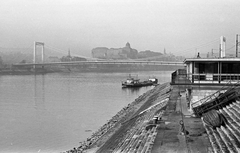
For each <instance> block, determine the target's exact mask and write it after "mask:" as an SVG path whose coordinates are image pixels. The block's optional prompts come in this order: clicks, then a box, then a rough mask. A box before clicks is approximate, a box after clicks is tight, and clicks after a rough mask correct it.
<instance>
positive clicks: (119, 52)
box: [92, 42, 138, 59]
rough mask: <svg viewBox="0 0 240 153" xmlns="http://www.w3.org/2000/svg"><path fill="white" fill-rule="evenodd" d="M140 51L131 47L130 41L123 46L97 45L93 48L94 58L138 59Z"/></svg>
mask: <svg viewBox="0 0 240 153" xmlns="http://www.w3.org/2000/svg"><path fill="white" fill-rule="evenodd" d="M137 55H138V51H137V50H136V49H133V48H131V46H130V43H129V42H127V43H126V46H125V47H123V48H110V49H109V48H107V47H97V48H94V49H92V57H93V58H101V59H128V58H130V59H136V58H137Z"/></svg>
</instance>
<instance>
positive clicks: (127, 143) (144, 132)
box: [113, 99, 168, 153]
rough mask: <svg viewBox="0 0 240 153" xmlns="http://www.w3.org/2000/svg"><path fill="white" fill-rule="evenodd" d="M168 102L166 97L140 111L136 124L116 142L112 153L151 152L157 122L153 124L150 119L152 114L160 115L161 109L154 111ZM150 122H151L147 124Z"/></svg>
mask: <svg viewBox="0 0 240 153" xmlns="http://www.w3.org/2000/svg"><path fill="white" fill-rule="evenodd" d="M167 102H168V99H165V100H162V102H161V103H159V105H156V106H154V107H152V108H151V109H149V111H147V112H148V113H145V112H144V113H142V115H141V116H139V117H138V119H137V121H136V124H135V126H134V127H133V128H131V129H129V131H127V133H126V134H125V137H124V139H123V140H122V141H121V142H119V143H118V145H117V146H116V147H115V149H114V150H113V153H148V152H151V149H152V146H153V142H154V140H155V138H156V135H157V128H158V126H159V125H158V124H153V123H151V122H152V119H153V117H154V116H158V117H161V116H162V114H163V111H160V112H159V113H157V114H156V112H157V111H158V110H159V109H161V108H163V107H164V106H165V105H166V104H167ZM149 123H151V124H149Z"/></svg>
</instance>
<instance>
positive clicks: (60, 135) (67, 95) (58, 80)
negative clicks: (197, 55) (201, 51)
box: [0, 71, 172, 153]
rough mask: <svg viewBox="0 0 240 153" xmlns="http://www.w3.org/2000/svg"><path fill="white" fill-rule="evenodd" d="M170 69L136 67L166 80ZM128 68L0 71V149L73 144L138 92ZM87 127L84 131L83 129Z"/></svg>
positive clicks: (142, 74) (145, 74)
mask: <svg viewBox="0 0 240 153" xmlns="http://www.w3.org/2000/svg"><path fill="white" fill-rule="evenodd" d="M171 73H172V72H170V71H159V72H156V71H154V72H139V73H137V74H138V78H140V79H147V78H148V77H149V76H153V75H154V76H155V77H157V78H158V79H159V82H160V83H164V82H169V81H170V76H171ZM127 75H128V73H65V74H64V73H63V74H57V73H55V74H46V75H36V76H34V75H26V76H0V138H1V139H0V152H20V153H21V152H61V151H66V150H69V149H72V148H73V147H77V146H78V144H79V142H80V141H83V140H86V138H87V137H89V136H90V135H91V134H92V132H94V131H96V130H97V129H99V127H100V126H102V125H103V124H105V123H106V122H107V120H109V119H110V118H111V117H112V116H114V115H115V114H116V113H117V112H118V111H120V110H121V109H122V108H123V107H124V106H126V105H128V104H129V103H131V102H132V101H134V99H136V98H137V97H138V96H140V95H141V94H143V93H144V92H146V91H147V90H150V89H152V88H153V87H143V88H140V89H138V90H132V89H122V88H121V81H123V80H125V79H126V77H127ZM89 131H90V132H89Z"/></svg>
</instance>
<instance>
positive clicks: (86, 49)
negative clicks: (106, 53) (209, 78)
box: [0, 0, 240, 56]
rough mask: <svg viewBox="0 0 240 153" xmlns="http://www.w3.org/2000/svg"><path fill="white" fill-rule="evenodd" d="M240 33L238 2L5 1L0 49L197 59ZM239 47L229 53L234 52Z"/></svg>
mask: <svg viewBox="0 0 240 153" xmlns="http://www.w3.org/2000/svg"><path fill="white" fill-rule="evenodd" d="M236 34H240V1H239V0H1V1H0V47H4V48H12V47H14V48H17V47H21V48H23V47H33V42H34V41H41V42H44V43H45V44H46V46H51V47H54V48H58V49H59V50H64V51H66V53H67V50H68V48H70V49H71V51H72V52H74V53H76V54H79V55H85V56H86V55H87V56H91V49H93V48H95V47H108V48H120V47H124V46H125V44H126V42H129V43H130V44H131V47H132V48H135V49H137V50H138V51H144V50H152V51H157V52H163V50H164V48H166V51H167V52H168V53H170V52H171V53H173V54H176V55H184V56H193V55H194V54H196V52H201V53H207V52H210V51H211V49H217V48H218V46H219V45H218V44H219V39H220V36H225V37H226V39H227V47H226V48H227V49H228V48H231V47H233V46H234V45H235V37H236ZM234 50H235V47H233V48H232V49H230V50H229V51H232V52H233V51H234Z"/></svg>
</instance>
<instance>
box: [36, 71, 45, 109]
mask: <svg viewBox="0 0 240 153" xmlns="http://www.w3.org/2000/svg"><path fill="white" fill-rule="evenodd" d="M34 102H35V109H37V110H44V109H45V76H44V75H34Z"/></svg>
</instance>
